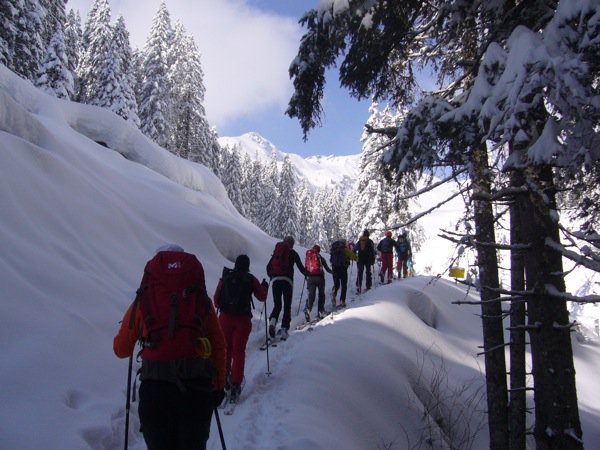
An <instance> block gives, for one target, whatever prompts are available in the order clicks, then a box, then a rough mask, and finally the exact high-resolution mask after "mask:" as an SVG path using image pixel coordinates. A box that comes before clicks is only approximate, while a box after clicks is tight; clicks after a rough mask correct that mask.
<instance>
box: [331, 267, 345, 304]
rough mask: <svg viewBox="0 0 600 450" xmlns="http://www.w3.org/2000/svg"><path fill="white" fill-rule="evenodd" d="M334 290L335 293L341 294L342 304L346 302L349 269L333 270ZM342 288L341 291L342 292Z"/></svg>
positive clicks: (338, 268) (339, 268) (337, 268)
mask: <svg viewBox="0 0 600 450" xmlns="http://www.w3.org/2000/svg"><path fill="white" fill-rule="evenodd" d="M333 288H334V289H335V292H339V293H340V302H345V301H346V291H347V289H348V268H347V267H335V268H334V269H333ZM340 288H341V290H340Z"/></svg>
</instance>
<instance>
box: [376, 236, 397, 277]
mask: <svg viewBox="0 0 600 450" xmlns="http://www.w3.org/2000/svg"><path fill="white" fill-rule="evenodd" d="M395 246H396V241H394V239H392V232H391V231H390V230H387V231H386V232H385V237H384V238H383V239H382V240H381V241H379V244H377V251H379V254H380V255H381V269H380V270H379V280H380V281H381V284H383V283H384V281H385V275H386V273H387V282H388V284H389V283H391V282H392V278H394V247H395Z"/></svg>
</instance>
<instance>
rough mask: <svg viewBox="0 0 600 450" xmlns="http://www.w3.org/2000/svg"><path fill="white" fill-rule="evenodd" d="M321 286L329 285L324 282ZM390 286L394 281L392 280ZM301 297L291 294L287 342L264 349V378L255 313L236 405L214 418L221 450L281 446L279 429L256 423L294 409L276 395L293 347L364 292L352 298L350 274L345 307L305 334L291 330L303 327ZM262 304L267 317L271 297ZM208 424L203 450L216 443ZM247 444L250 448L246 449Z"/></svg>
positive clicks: (260, 326) (261, 333)
mask: <svg viewBox="0 0 600 450" xmlns="http://www.w3.org/2000/svg"><path fill="white" fill-rule="evenodd" d="M349 275H350V274H349ZM327 281H330V283H331V280H330V279H328V280H327ZM296 282H297V281H296ZM395 282H399V281H398V280H396V281H395ZM400 282H401V281H400ZM379 285H380V284H379V281H378V280H376V278H375V276H374V277H373V288H372V289H371V290H373V289H376V288H377V287H379ZM332 286H333V283H331V284H327V285H326V287H325V293H326V294H325V309H326V310H327V311H329V310H330V309H331V287H332ZM305 290H306V288H305ZM303 294H304V295H302V293H301V294H296V295H295V296H294V298H293V300H292V321H291V323H290V336H289V338H288V339H287V341H280V340H277V347H269V349H268V351H269V368H270V373H271V374H270V375H267V351H266V350H265V351H261V350H259V347H260V346H261V344H263V343H264V340H265V322H264V315H261V312H256V311H255V314H254V316H255V317H254V318H253V322H252V332H251V334H250V338H249V339H248V344H247V347H246V365H245V385H244V388H243V390H242V394H241V397H240V402H239V403H238V405H237V406H236V408H235V412H234V413H233V414H232V415H230V416H227V415H225V414H221V416H220V417H221V423H222V426H223V431H224V433H225V440H226V444H227V448H233V449H237V448H242V447H244V446H246V447H245V448H256V449H259V448H265V447H264V445H265V443H266V442H273V441H274V442H282V441H283V440H284V435H285V430H282V429H281V427H274V429H275V431H274V434H269V431H271V430H272V429H273V427H271V426H269V427H265V426H264V424H263V423H262V422H261V421H264V420H267V419H271V418H272V419H273V420H277V417H279V416H280V415H283V414H284V413H285V412H286V411H289V409H290V408H293V407H294V405H286V404H284V403H283V401H282V398H283V399H284V398H285V396H284V397H279V396H278V392H280V385H281V384H282V381H283V379H284V378H285V376H286V374H287V373H288V372H289V371H293V370H294V364H297V363H298V361H295V360H294V358H293V355H294V354H295V348H296V347H298V346H301V345H309V344H310V340H311V335H312V334H313V333H318V332H319V330H320V329H321V328H322V327H327V326H331V325H335V322H336V320H337V318H338V317H339V316H340V315H343V314H344V313H345V312H346V311H347V310H350V309H351V308H353V307H356V306H358V305H360V304H361V301H362V299H363V296H364V295H365V292H364V291H363V292H362V293H361V294H357V293H356V288H355V274H352V280H351V279H350V276H349V279H348V291H347V294H346V305H347V306H346V308H344V309H339V310H335V311H333V314H332V312H331V311H329V314H328V315H327V316H326V317H325V318H323V319H321V320H320V321H319V322H317V323H316V324H314V325H313V326H312V327H313V329H312V330H309V327H305V328H304V329H301V330H297V329H296V327H298V326H300V325H302V324H303V323H304V322H305V318H304V314H303V312H302V309H303V307H304V305H305V302H306V292H304V293H303ZM300 298H302V305H301V307H300V311H299V312H298V302H299V301H300ZM338 302H339V298H338ZM267 303H268V305H267V314H269V313H270V310H271V308H272V306H273V303H272V297H271V292H269V297H268V299H267ZM338 304H339V303H338ZM315 307H316V299H315V305H314V306H313V311H314V310H315V309H316V308H315ZM261 311H262V310H261ZM262 314H264V311H262ZM281 317H282V315H280V317H279V319H280V320H279V322H278V323H277V326H278V327H280V326H281ZM221 411H222V410H220V412H221ZM214 422H215V421H213V427H212V430H211V439H210V441H209V445H208V448H209V449H220V448H221V443H220V441H219V440H218V429H217V428H216V424H215V423H214ZM265 430H269V431H265ZM215 437H217V440H215ZM211 444H212V445H211ZM249 445H250V447H248V446H249Z"/></svg>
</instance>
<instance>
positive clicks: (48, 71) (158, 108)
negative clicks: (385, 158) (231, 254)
mask: <svg viewBox="0 0 600 450" xmlns="http://www.w3.org/2000/svg"><path fill="white" fill-rule="evenodd" d="M65 4H66V1H64V0H6V1H3V2H1V3H0V24H1V26H0V63H2V64H4V65H6V66H7V67H8V68H9V69H11V70H12V71H14V72H15V73H17V74H18V75H20V76H21V77H23V78H25V79H27V80H29V81H31V82H32V83H34V84H35V85H36V86H37V87H38V88H39V89H42V90H44V91H45V92H47V93H48V94H50V95H54V96H56V97H58V98H63V99H66V100H72V101H77V102H81V103H87V104H92V105H96V106H100V107H103V108H107V109H110V110H111V111H113V112H114V113H115V114H118V115H119V116H121V117H122V118H123V119H124V120H128V121H131V122H132V123H134V124H135V125H136V126H137V127H138V128H139V129H140V130H141V131H142V132H143V133H144V134H145V135H146V136H148V137H149V138H151V139H152V140H154V141H155V142H156V143H157V144H159V145H161V146H162V147H164V148H166V149H167V150H169V151H171V152H172V153H174V154H176V155H178V156H180V157H182V158H186V159H188V160H191V161H194V162H198V163H201V164H204V165H205V166H207V167H208V168H210V169H211V170H212V171H213V172H214V173H215V174H216V175H217V176H218V177H219V178H220V179H221V181H222V182H223V184H224V186H225V187H226V189H227V192H228V193H229V196H230V199H231V201H232V203H233V204H234V206H235V207H236V208H237V209H238V211H239V212H240V213H241V214H242V215H244V216H245V217H246V218H247V219H249V220H250V221H252V222H253V223H254V224H256V225H257V226H259V227H260V228H261V229H262V230H264V231H265V232H266V233H268V234H270V235H271V236H274V237H279V238H281V237H283V236H285V235H288V234H291V235H294V236H296V238H297V241H298V242H299V243H300V244H302V245H306V246H308V245H312V244H313V243H318V244H320V245H322V246H325V247H328V245H329V244H330V243H331V242H332V241H333V240H335V239H338V238H340V237H347V238H349V239H354V238H356V236H357V235H358V234H359V233H360V232H361V231H362V230H363V229H364V228H369V229H372V230H380V231H383V230H385V228H386V227H388V226H391V225H394V224H397V223H399V222H400V220H401V219H402V218H403V217H404V218H405V215H406V211H407V204H406V202H405V203H403V204H402V205H399V204H398V203H397V202H396V203H394V202H393V201H392V200H393V198H394V196H393V190H392V191H390V190H389V189H388V190H386V187H385V183H384V182H383V179H381V178H380V177H379V176H377V175H376V172H375V167H376V164H375V161H376V159H377V158H379V157H380V156H381V152H380V151H377V152H374V151H372V149H373V148H375V147H376V146H378V145H380V143H379V142H378V140H377V139H370V138H368V137H366V135H365V139H364V146H363V156H362V160H361V178H360V180H359V181H358V182H357V185H356V188H355V189H354V190H347V189H346V190H342V189H341V187H340V186H336V185H335V184H331V185H330V186H329V187H325V188H316V187H314V186H311V185H310V184H309V183H308V182H307V181H306V180H305V179H302V178H300V177H299V176H298V171H297V170H295V168H294V167H293V165H292V164H291V163H290V161H289V158H284V159H283V161H279V162H278V154H277V153H273V155H272V158H271V161H270V162H269V163H268V164H263V163H261V162H260V161H257V160H252V159H251V158H250V157H249V156H248V155H246V154H245V153H243V152H241V151H240V149H239V148H230V147H224V148H222V147H221V146H220V145H219V142H218V133H217V130H216V129H215V128H214V127H211V126H210V125H209V123H208V121H207V119H206V112H205V110H204V105H203V104H204V96H205V92H206V89H205V87H204V82H203V76H204V75H203V71H202V64H201V58H200V53H199V51H198V48H197V46H196V43H195V42H194V39H193V38H192V37H191V35H190V34H189V33H188V32H187V31H186V29H185V27H184V26H183V25H182V24H181V22H179V21H176V22H175V23H174V24H173V23H172V20H171V17H170V14H169V11H168V10H167V7H166V4H165V3H164V2H162V3H161V4H160V7H159V9H158V11H157V12H156V14H155V16H154V19H153V22H152V27H151V29H150V31H149V34H148V38H147V40H146V42H145V45H144V48H143V49H132V48H131V45H130V42H129V32H128V31H127V27H126V24H125V20H124V18H123V17H122V16H119V17H118V18H117V19H116V21H115V22H114V23H113V22H112V21H111V10H110V7H109V4H108V1H107V0H94V2H93V4H92V6H91V8H90V11H89V13H88V16H87V19H86V20H85V23H84V24H83V25H82V20H81V17H80V14H79V12H77V11H74V10H70V11H69V12H68V13H67V12H66V7H65ZM371 115H372V118H371V119H370V120H369V122H370V123H372V124H374V125H375V126H384V125H386V124H389V123H391V122H393V121H394V120H395V117H396V114H394V113H393V111H391V110H390V108H387V109H385V110H384V111H378V110H377V107H376V105H374V107H373V108H372V110H371ZM374 177H376V178H377V180H373V179H374ZM372 180H373V181H372ZM374 195H375V196H374ZM398 206H401V208H400V209H399V208H398ZM394 211H402V214H404V216H402V217H401V216H398V214H397V213H395V212H394Z"/></svg>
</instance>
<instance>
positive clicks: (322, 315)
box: [319, 311, 327, 319]
mask: <svg viewBox="0 0 600 450" xmlns="http://www.w3.org/2000/svg"><path fill="white" fill-rule="evenodd" d="M325 316H327V313H326V312H325V311H319V319H324V318H325Z"/></svg>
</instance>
